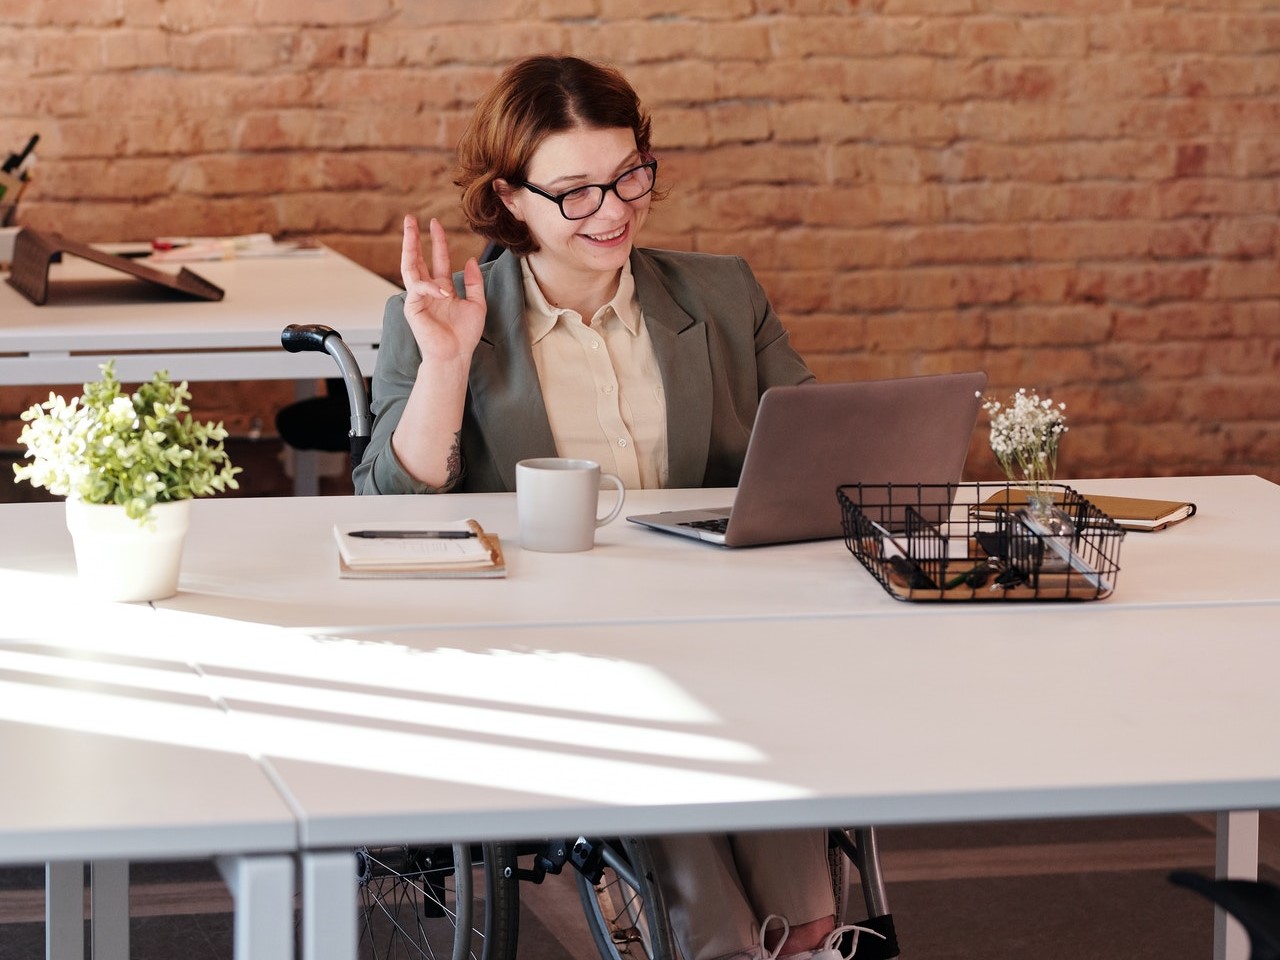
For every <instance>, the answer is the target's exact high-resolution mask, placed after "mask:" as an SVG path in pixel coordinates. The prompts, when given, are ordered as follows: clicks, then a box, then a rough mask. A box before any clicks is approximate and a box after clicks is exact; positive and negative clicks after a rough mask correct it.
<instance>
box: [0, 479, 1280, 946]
mask: <svg viewBox="0 0 1280 960" xmlns="http://www.w3.org/2000/svg"><path fill="white" fill-rule="evenodd" d="M1079 486H1080V488H1081V489H1082V490H1086V491H1088V490H1090V489H1094V490H1098V491H1100V492H1101V491H1104V490H1105V491H1106V492H1114V493H1122V494H1123V493H1130V494H1135V495H1144V494H1145V495H1154V496H1166V497H1171V498H1172V497H1189V498H1191V499H1194V500H1196V501H1197V502H1198V503H1199V505H1200V510H1201V512H1200V515H1199V516H1198V517H1197V518H1195V519H1193V520H1192V521H1190V522H1188V523H1186V524H1183V525H1181V526H1179V527H1175V528H1172V529H1170V530H1168V531H1164V532H1162V533H1159V534H1154V535H1141V534H1134V535H1131V536H1130V537H1127V538H1126V541H1125V544H1124V546H1123V548H1122V550H1121V555H1120V563H1121V573H1120V576H1119V581H1118V586H1117V590H1116V593H1115V594H1114V596H1112V597H1111V598H1110V599H1108V600H1106V601H1101V602H1093V603H1079V604H1045V603H1039V604H1015V603H997V604H969V605H964V606H963V607H960V606H958V605H947V606H946V607H945V609H944V608H942V607H941V606H939V605H929V604H903V603H898V602H896V601H894V600H892V599H891V598H889V596H888V595H887V594H886V593H884V591H883V590H882V589H881V588H880V587H879V585H878V584H876V583H875V582H874V581H873V580H872V579H871V577H870V576H869V575H867V574H866V573H865V572H864V571H863V570H862V569H861V567H859V566H858V565H857V563H856V562H855V561H854V560H853V558H852V557H851V556H850V555H849V554H848V552H847V550H846V549H845V548H844V546H843V544H841V543H839V542H826V543H817V544H801V545H794V546H786V547H778V548H771V549H768V550H748V551H725V550H719V549H716V548H711V547H707V546H705V545H702V544H698V543H695V542H692V541H680V540H675V539H672V538H667V537H663V536H661V535H658V534H655V533H652V532H650V531H646V530H641V529H639V528H636V527H634V526H633V525H628V524H625V523H622V522H617V523H614V524H612V525H610V526H609V527H606V528H604V529H602V530H601V531H600V535H599V539H598V544H599V545H598V546H597V548H596V549H595V550H594V551H592V552H591V553H589V554H578V555H550V554H532V553H525V552H524V551H521V550H520V549H519V546H518V536H517V534H516V525H515V514H514V498H513V497H511V496H510V495H482V496H475V497H465V498H463V497H436V498H422V497H420V498H368V499H366V498H323V499H309V500H270V501H266V500H261V501H253V500H230V499H226V500H214V501H204V502H201V503H199V504H197V509H196V510H195V511H194V514H193V527H192V532H191V539H190V541H189V544H188V559H187V562H186V564H185V565H184V572H183V577H182V581H181V584H182V592H181V593H180V594H179V595H178V596H177V597H175V598H173V599H171V600H167V601H162V602H160V603H158V604H157V605H156V606H157V608H158V610H157V618H158V620H159V621H160V622H162V623H164V624H165V625H166V627H167V628H168V630H169V631H170V632H171V633H172V634H174V635H181V636H183V637H184V641H183V642H184V644H187V645H188V646H187V651H188V655H189V656H190V657H192V658H193V661H194V662H195V663H196V664H198V666H199V669H200V670H201V671H202V673H203V674H204V675H205V677H206V678H207V680H208V682H209V683H210V684H211V685H212V687H213V689H216V691H217V694H218V696H219V697H220V698H221V699H223V700H224V701H226V702H227V703H228V705H229V706H230V708H231V711H232V715H233V716H235V717H237V718H238V720H239V722H240V723H241V724H242V728H243V729H244V730H245V731H248V732H247V733H246V735H247V736H249V738H250V739H251V740H252V742H253V743H254V746H255V748H256V749H258V750H259V751H260V752H261V753H262V754H263V755H264V758H265V759H264V762H265V763H267V764H268V765H269V767H270V769H271V770H272V772H273V775H275V776H277V777H278V778H279V780H280V783H281V784H282V786H283V788H284V789H286V790H287V791H288V793H289V795H290V796H291V797H292V798H294V801H295V802H296V804H297V812H298V815H299V818H300V824H299V827H300V831H301V834H300V846H301V848H302V849H303V851H304V855H303V859H304V863H307V864H311V863H314V862H319V860H318V859H317V858H321V859H322V858H325V857H329V856H331V854H330V853H329V851H331V850H333V849H343V848H346V847H348V846H349V845H354V844H355V843H364V842H378V841H379V840H387V841H402V840H405V839H407V838H410V837H420V838H423V839H428V838H429V839H432V840H437V841H443V840H448V839H451V838H458V837H463V836H465V837H467V838H468V839H476V838H477V837H478V836H493V837H514V836H529V835H539V834H545V833H553V834H554V833H558V832H570V831H577V830H585V831H595V830H596V829H598V830H600V831H601V832H612V831H625V832H631V833H643V832H649V831H656V830H682V829H685V830H693V829H708V828H713V827H715V828H721V829H722V828H725V827H738V828H742V827H751V826H756V827H767V826H780V825H788V824H800V823H809V824H814V823H848V822H863V823H900V822H908V821H909V822H921V821H927V820H932V819H950V820H965V819H977V818H1000V817H1019V816H1023V817H1033V816H1060V815H1084V814H1102V813H1130V812H1134V813H1136V812H1173V811H1186V810H1194V809H1206V808H1207V809H1221V810H1225V811H1232V810H1240V809H1243V810H1256V809H1258V808H1259V807H1273V806H1280V771H1278V770H1277V768H1276V766H1277V765H1276V761H1275V759H1274V750H1273V749H1272V748H1271V745H1270V740H1271V738H1269V737H1268V736H1267V735H1266V734H1267V733H1269V732H1270V731H1273V730H1275V729H1276V726H1277V725H1276V721H1277V719H1280V717H1277V716H1275V715H1274V714H1273V712H1272V711H1271V710H1270V709H1269V708H1268V707H1267V706H1266V703H1267V702H1269V701H1270V700H1274V698H1271V697H1261V696H1259V695H1258V694H1259V692H1260V687H1259V685H1264V686H1267V687H1268V690H1269V688H1270V685H1271V678H1273V677H1274V676H1275V671H1274V669H1269V668H1273V667H1274V665H1275V663H1274V657H1275V654H1274V653H1273V652H1271V651H1270V650H1269V649H1267V648H1268V645H1269V642H1270V634H1271V633H1272V632H1274V631H1273V629H1272V628H1271V625H1272V624H1274V622H1275V620H1276V615H1277V613H1278V612H1280V584H1276V583H1275V581H1274V578H1272V577H1271V576H1270V565H1269V563H1265V562H1262V561H1263V560H1264V559H1270V557H1271V556H1272V555H1273V554H1274V549H1273V546H1272V545H1273V544H1275V543H1276V542H1278V541H1277V535H1278V534H1280V510H1277V507H1280V488H1277V487H1275V486H1274V485H1272V484H1268V483H1266V482H1264V481H1262V480H1259V479H1257V478H1239V477H1236V478H1200V479H1168V480H1146V481H1138V480H1132V481H1107V482H1101V481H1099V482H1096V483H1091V484H1085V483H1081V484H1079ZM725 495H726V492H725V491H661V492H657V491H655V492H651V493H637V494H633V495H632V496H631V498H630V503H629V506H628V511H629V512H639V511H641V510H648V509H651V508H657V507H663V506H665V507H671V506H676V505H686V504H696V503H702V504H706V503H712V502H716V501H718V500H722V499H723V498H724V496H725ZM461 515H472V516H475V517H477V518H478V519H479V520H480V521H481V522H482V523H484V524H485V526H486V527H489V528H491V529H493V530H494V531H496V532H498V533H499V534H500V535H502V536H503V538H504V541H505V542H506V545H507V550H508V562H509V566H510V578H509V579H508V580H498V581H448V582H443V581H442V582H430V581H378V582H371V581H340V580H338V579H337V578H336V575H335V570H336V560H335V549H334V547H333V544H332V539H331V532H330V526H331V524H332V522H333V521H334V520H339V519H341V520H352V519H365V520H381V519H395V518H402V517H409V516H417V517H430V516H435V517H457V516H461ZM4 519H5V520H6V521H7V522H8V523H9V525H10V527H9V528H10V529H12V530H13V531H14V533H15V535H16V538H18V542H25V543H38V544H40V545H41V547H40V549H39V550H38V551H31V550H29V549H28V550H25V551H21V552H20V553H19V552H18V551H16V550H14V549H12V548H9V549H6V548H5V546H4V545H0V571H3V570H4V568H5V567H9V568H11V570H9V571H5V573H4V576H6V577H7V578H8V579H9V580H10V582H15V581H17V580H19V579H21V578H22V577H28V578H36V579H37V580H39V581H40V582H46V583H58V584H60V585H61V586H62V587H64V588H67V589H70V588H72V587H73V586H74V585H73V584H69V583H67V582H66V581H68V580H69V578H71V577H72V576H74V573H73V571H74V567H73V565H72V563H71V560H70V546H69V540H68V539H67V538H66V536H65V533H63V532H62V531H61V512H60V508H59V506H58V505H57V504H52V505H47V504H35V505H24V506H22V507H20V508H13V509H10V510H7V511H6V512H5V514H4ZM1206 558H1208V559H1206ZM228 621H235V622H236V623H235V626H234V628H231V629H228ZM780 636H785V638H786V642H785V644H784V645H781V647H780V645H779V643H778V638H779V637H780ZM1206 638H1212V642H1211V643H1209V644H1206ZM1166 654H1168V655H1167V656H1166ZM805 658H808V659H813V658H818V661H817V662H823V663H830V664H835V665H837V666H836V667H835V668H834V669H830V670H829V671H828V672H829V673H830V674H831V675H832V676H833V677H838V678H839V679H840V680H842V681H844V682H846V683H849V684H851V685H852V686H851V687H850V692H849V693H848V694H847V696H844V695H841V693H840V691H839V689H837V688H836V687H835V686H834V681H833V689H832V697H831V698H830V699H829V700H823V699H822V698H818V697H815V696H814V695H813V692H812V689H811V688H810V685H809V681H807V680H805V681H803V682H802V681H801V679H798V676H797V675H793V674H797V673H798V672H796V671H788V670H786V669H783V668H782V667H783V665H785V664H786V663H789V662H793V661H795V660H801V659H805ZM872 669H874V681H875V684H874V685H871V684H872V678H870V677H869V679H868V680H867V683H868V684H869V685H870V686H869V687H868V688H867V689H864V688H863V686H862V685H861V684H860V683H859V681H858V678H859V677H861V676H863V675H864V674H867V673H869V672H870V671H871V670H872ZM849 677H852V678H854V679H852V680H849V679H846V678H849ZM513 678H514V679H513ZM509 681H510V682H509ZM739 690H745V691H747V692H745V693H743V694H741V695H739V693H738V691H739ZM597 691H603V692H597ZM641 691H643V695H642V693H641ZM771 697H772V698H773V699H772V701H770V699H769V698H771ZM762 698H763V699H762ZM769 702H772V703H774V704H775V705H776V709H777V710H778V711H779V712H778V713H776V714H774V715H772V719H773V720H774V723H775V724H776V725H770V724H769V723H768V722H766V721H767V720H768V719H769V718H770V717H771V714H770V713H769V712H768V710H767V709H764V710H761V712H760V713H755V712H754V711H756V710H757V709H760V704H761V703H769ZM801 706H803V708H804V709H805V710H806V711H808V712H807V713H805V714H801V713H799V712H798V711H799V709H800V707H801ZM786 710H792V711H793V712H792V713H786V712H785V711H786ZM744 711H746V712H744ZM747 713H750V715H747ZM819 714H820V715H821V716H820V717H819V721H818V722H816V723H815V722H813V720H812V718H813V717H814V716H815V715H819ZM795 716H805V717H806V720H805V729H806V730H810V729H814V728H816V729H829V730H832V731H833V733H832V738H831V742H830V752H827V751H825V750H824V751H820V752H815V751H811V750H808V751H806V750H795V749H794V745H795V743H796V742H798V741H799V740H800V738H798V737H795V736H794V735H792V736H788V735H787V731H786V728H785V725H784V724H783V719H784V718H787V717H795ZM353 718H359V722H358V723H357V722H352V721H353ZM369 718H375V719H372V720H370V719H369ZM867 718H882V719H883V718H887V719H884V722H882V723H881V724H879V725H878V726H877V729H876V736H875V738H873V739H874V740H875V741H876V744H877V745H876V747H875V748H874V749H873V750H872V751H871V753H870V754H868V753H867V743H868V740H869V739H872V738H859V737H858V736H857V733H858V730H859V724H860V723H861V722H869V721H868V719H867ZM1086 721H1087V722H1086ZM486 725H487V726H486ZM464 731H467V732H464ZM1260 731H1262V732H1260ZM849 742H857V744H858V753H859V756H860V757H861V758H862V760H861V763H860V765H859V767H857V768H853V767H843V766H842V765H841V764H839V763H833V757H838V755H839V750H840V747H841V746H842V745H844V744H847V743H849ZM602 744H604V745H605V746H601V745H602ZM975 744H991V745H994V746H995V747H998V748H999V749H998V750H989V751H987V752H984V753H982V754H977V753H976V752H975V751H976V749H977V748H976V747H975ZM922 756H925V757H932V758H936V760H934V761H933V762H928V763H926V762H922V761H921V759H920V758H921V757H922ZM536 760H543V761H547V762H548V763H551V762H554V766H555V768H556V769H555V771H554V773H553V774H547V773H545V772H543V773H541V774H539V773H537V772H536V770H535V769H534V768H533V764H534V761H536ZM980 760H981V762H979V761H980ZM490 761H493V762H490ZM495 763H496V764H497V766H495V765H494V764H495ZM833 767H840V768H841V772H840V773H839V774H833V772H832V768H833ZM495 770H496V771H498V772H497V773H495ZM646 776H647V777H650V778H654V777H659V776H660V777H661V778H662V781H663V783H664V784H665V785H664V786H663V787H662V788H661V790H660V791H657V792H655V791H654V790H652V789H649V790H648V791H647V792H641V791H640V790H639V788H638V787H637V784H640V783H644V782H645V781H644V778H645V777H646ZM673 783H674V784H678V787H679V788H678V789H677V788H675V787H672V786H671V784H673ZM353 785H354V786H353ZM673 796H674V797H679V798H680V800H679V802H672V801H671V800H670V798H671V797H673ZM1231 816H1236V815H1234V814H1232V815H1231ZM1245 817H1246V819H1247V814H1246V815H1245ZM1230 822H1231V821H1229V820H1228V819H1227V815H1224V817H1223V818H1222V819H1220V827H1226V826H1227V825H1229V823H1230ZM1243 826H1245V827H1246V833H1247V827H1248V824H1247V822H1246V823H1244V824H1243ZM1254 830H1255V832H1254V835H1253V840H1252V844H1251V845H1250V843H1248V842H1245V843H1243V844H1239V843H1237V844H1236V846H1235V848H1234V849H1233V851H1232V852H1233V856H1234V860H1232V861H1231V862H1230V863H1227V864H1226V866H1225V867H1224V869H1225V870H1226V871H1227V872H1230V873H1231V874H1232V875H1246V874H1247V872H1248V860H1249V859H1250V857H1251V858H1252V863H1253V867H1254V869H1255V870H1256V862H1257V843H1256V814H1255V815H1254ZM473 831H485V832H486V833H476V832H473ZM1237 833H1238V831H1237ZM1237 839H1238V837H1237ZM1230 842H1231V841H1230V831H1228V830H1226V829H1220V834H1219V844H1220V847H1224V848H1225V847H1227V846H1229V845H1230ZM1250 847H1251V849H1250ZM324 864H325V865H326V866H327V867H331V868H332V869H325V870H316V871H313V872H311V873H310V874H309V876H310V878H311V879H310V881H309V886H308V890H309V892H310V896H311V897H312V898H313V899H312V904H313V906H315V905H320V907H319V908H318V909H313V910H311V911H309V914H310V915H311V916H313V917H319V918H321V919H324V918H325V917H329V916H334V915H340V914H341V913H342V910H341V909H337V910H335V909H334V905H335V904H344V905H345V904H346V903H348V902H349V894H350V871H349V869H348V870H347V871H346V872H345V874H344V872H343V869H342V866H341V861H340V859H339V860H327V861H324ZM1242 864H1243V866H1242ZM308 923H310V921H308ZM308 929H310V928H308ZM313 942H317V941H313ZM318 942H322V941H318ZM1241 943H1242V942H1241V941H1239V940H1236V941H1234V943H1233V942H1230V941H1229V940H1228V937H1227V935H1226V934H1225V933H1222V934H1221V935H1220V936H1218V937H1217V938H1216V939H1215V951H1216V953H1217V955H1218V956H1219V957H1222V956H1230V957H1234V956H1237V955H1240V954H1239V953H1238V951H1239V950H1240V948H1241ZM337 955H344V954H342V953H341V952H339V953H338V954H337Z"/></svg>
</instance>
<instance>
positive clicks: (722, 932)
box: [648, 830, 835, 960]
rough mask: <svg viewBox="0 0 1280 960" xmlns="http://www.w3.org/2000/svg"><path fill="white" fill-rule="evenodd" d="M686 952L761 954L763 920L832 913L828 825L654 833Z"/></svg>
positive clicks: (699, 956) (696, 957)
mask: <svg viewBox="0 0 1280 960" xmlns="http://www.w3.org/2000/svg"><path fill="white" fill-rule="evenodd" d="M648 842H649V848H650V850H651V851H652V854H653V860H654V867H655V868H656V870H657V873H658V878H659V880H660V881H661V884H662V892H663V895H664V897H665V898H666V902H667V913H668V914H669V916H670V917H671V926H672V929H673V931H674V932H675V936H676V943H677V945H678V946H679V948H680V953H681V955H682V956H683V958H684V960H720V958H726V960H727V958H730V957H739V956H742V957H756V956H760V949H759V944H760V924H761V923H763V922H764V920H765V918H766V917H768V916H769V915H771V914H778V915H779V916H783V917H786V919H787V922H788V923H790V924H791V925H792V926H798V925H799V924H802V923H811V922H813V921H814V920H819V919H821V918H823V917H830V916H832V915H834V914H835V898H834V896H833V894H832V891H831V868H830V866H829V864H828V861H827V832H826V831H825V830H772V831H768V832H763V833H735V834H682V835H678V836H662V837H650V838H649V840H648Z"/></svg>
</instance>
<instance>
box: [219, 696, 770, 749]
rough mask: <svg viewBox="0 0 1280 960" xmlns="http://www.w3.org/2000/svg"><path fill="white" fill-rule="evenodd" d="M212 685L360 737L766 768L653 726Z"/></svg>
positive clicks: (423, 700) (721, 743) (719, 743)
mask: <svg viewBox="0 0 1280 960" xmlns="http://www.w3.org/2000/svg"><path fill="white" fill-rule="evenodd" d="M216 685H217V688H218V691H219V695H220V696H221V697H222V698H223V699H225V700H226V701H228V702H230V703H232V704H234V706H233V709H237V710H238V709H242V708H246V709H250V710H252V709H254V708H256V707H264V708H268V709H270V708H273V707H284V708H289V709H296V710H306V711H313V712H314V713H316V714H323V715H326V716H332V717H334V718H335V719H336V720H342V719H345V718H347V717H351V718H355V719H357V720H358V721H362V722H363V726H362V727H361V728H360V729H362V730H365V731H367V732H369V733H371V734H376V729H374V725H375V724H378V723H385V724H393V723H394V724H402V725H413V726H415V727H423V728H432V729H434V730H436V731H458V732H461V733H465V734H468V735H471V736H494V737H507V738H513V739H517V740H527V741H538V742H541V743H544V744H556V745H560V746H565V747H575V748H588V749H605V750H609V751H613V752H625V753H641V754H649V755H653V756H660V757H668V758H680V759H686V760H714V761H720V762H725V763H730V762H731V763H762V762H764V760H765V757H764V756H763V755H762V754H761V753H760V752H759V751H758V750H756V749H755V748H753V747H751V746H749V745H747V744H744V743H741V742H738V741H734V740H729V739H726V738H723V737H715V736H710V735H707V734H703V733H690V732H685V731H682V730H669V729H663V728H661V727H659V726H657V725H656V724H650V725H648V726H639V725H637V724H634V723H616V722H609V721H607V720H593V719H586V718H576V717H562V716H552V715H548V714H547V713H546V712H540V711H538V710H536V709H533V708H526V707H522V706H521V705H520V704H510V705H508V706H474V705H471V704H467V703H456V702H449V700H448V698H445V699H438V698H435V697H433V696H432V695H430V694H423V693H421V692H418V691H406V692H405V693H404V695H401V696H394V695H391V694H389V693H388V694H370V693H364V692H360V691H350V690H335V689H333V688H332V687H314V686H306V685H303V684H299V683H283V682H275V681H267V680H256V679H244V678H240V677H234V676H218V677H217V678H216ZM655 712H656V713H659V714H660V713H661V712H662V711H661V709H658V710H656V711H655Z"/></svg>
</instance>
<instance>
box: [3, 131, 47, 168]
mask: <svg viewBox="0 0 1280 960" xmlns="http://www.w3.org/2000/svg"><path fill="white" fill-rule="evenodd" d="M39 142H40V134H38V133H33V134H32V135H31V139H30V140H28V141H27V145H26V147H24V148H23V150H22V152H21V153H11V154H9V159H7V160H5V162H4V166H3V167H0V171H2V172H4V173H13V171H15V170H17V169H18V167H20V166H22V161H23V160H25V159H27V155H28V154H29V153H31V151H32V150H34V149H35V147H36V144H37V143H39Z"/></svg>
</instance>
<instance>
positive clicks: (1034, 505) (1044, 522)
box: [1024, 484, 1076, 570]
mask: <svg viewBox="0 0 1280 960" xmlns="http://www.w3.org/2000/svg"><path fill="white" fill-rule="evenodd" d="M1024 515H1025V517H1026V520H1027V526H1028V527H1029V528H1030V529H1031V530H1032V531H1033V532H1034V533H1036V534H1038V535H1039V536H1040V537H1041V538H1042V539H1043V540H1044V541H1045V545H1046V546H1047V547H1049V548H1050V550H1049V551H1047V552H1046V553H1045V554H1044V555H1043V556H1042V557H1041V560H1040V569H1041V570H1064V569H1066V567H1067V561H1066V558H1067V557H1068V556H1069V555H1070V551H1071V549H1072V545H1073V543H1074V541H1075V534H1076V525H1075V524H1074V523H1072V521H1071V516H1070V514H1068V513H1067V512H1066V511H1065V510H1063V509H1062V508H1061V507H1059V506H1058V505H1057V502H1056V500H1055V498H1054V491H1053V490H1050V489H1047V488H1045V487H1041V486H1039V485H1038V484H1037V485H1035V486H1032V487H1029V488H1028V489H1027V506H1026V509H1025V511H1024ZM1050 541H1056V542H1057V544H1058V545H1059V546H1060V547H1061V548H1062V549H1052V548H1053V546H1054V544H1053V543H1051V542H1050Z"/></svg>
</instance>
